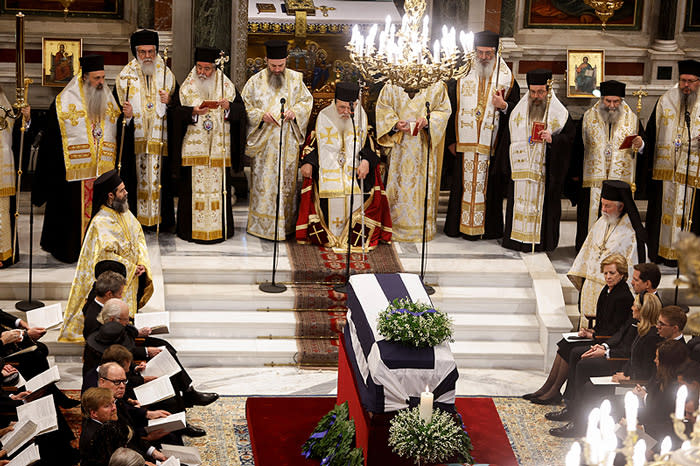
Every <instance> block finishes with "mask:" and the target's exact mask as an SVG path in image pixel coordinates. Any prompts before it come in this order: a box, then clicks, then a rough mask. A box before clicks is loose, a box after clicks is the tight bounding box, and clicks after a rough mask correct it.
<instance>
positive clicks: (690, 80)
mask: <svg viewBox="0 0 700 466" xmlns="http://www.w3.org/2000/svg"><path fill="white" fill-rule="evenodd" d="M698 81H700V79H681V80H680V82H681V84H695V83H696V82H698Z"/></svg>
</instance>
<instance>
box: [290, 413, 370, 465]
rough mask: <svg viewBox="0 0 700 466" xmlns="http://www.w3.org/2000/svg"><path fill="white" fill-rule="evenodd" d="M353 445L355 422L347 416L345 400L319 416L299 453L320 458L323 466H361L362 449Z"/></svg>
mask: <svg viewBox="0 0 700 466" xmlns="http://www.w3.org/2000/svg"><path fill="white" fill-rule="evenodd" d="M354 447H355V423H354V422H353V420H352V419H350V418H349V415H348V403H347V402H345V403H343V404H341V405H337V406H336V407H335V408H333V409H332V410H331V411H330V412H329V413H328V414H326V415H325V416H323V417H322V418H321V420H320V421H319V423H318V424H317V425H316V428H315V429H314V431H313V433H312V434H311V436H310V437H309V439H308V440H307V441H306V442H305V443H304V446H302V448H301V454H302V455H303V456H304V457H305V458H315V459H319V460H321V465H323V466H362V465H363V464H364V458H363V456H362V449H360V448H354Z"/></svg>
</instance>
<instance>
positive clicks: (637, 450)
mask: <svg viewBox="0 0 700 466" xmlns="http://www.w3.org/2000/svg"><path fill="white" fill-rule="evenodd" d="M646 451H647V443H646V442H645V441H644V440H643V439H642V440H640V441H638V442H637V443H636V444H635V445H634V453H633V455H632V464H633V465H634V466H644V464H646V460H647V458H646Z"/></svg>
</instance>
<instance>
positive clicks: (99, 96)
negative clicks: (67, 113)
mask: <svg viewBox="0 0 700 466" xmlns="http://www.w3.org/2000/svg"><path fill="white" fill-rule="evenodd" d="M99 86H100V87H92V86H91V85H89V84H87V83H86V85H85V86H84V90H85V102H86V103H87V114H88V118H89V119H90V120H91V121H101V120H102V119H103V118H104V115H105V113H106V112H107V103H108V102H109V88H108V87H107V86H106V85H104V84H99Z"/></svg>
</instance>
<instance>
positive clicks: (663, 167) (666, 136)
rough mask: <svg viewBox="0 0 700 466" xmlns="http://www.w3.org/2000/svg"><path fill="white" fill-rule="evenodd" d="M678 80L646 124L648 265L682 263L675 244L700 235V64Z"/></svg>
mask: <svg viewBox="0 0 700 466" xmlns="http://www.w3.org/2000/svg"><path fill="white" fill-rule="evenodd" d="M678 75H679V80H678V86H674V87H673V88H671V89H669V90H668V91H666V93H664V94H663V95H662V96H661V97H659V100H658V101H657V102H656V106H655V107H654V111H653V112H652V114H651V116H650V117H649V122H648V123H647V134H648V139H649V143H648V150H649V156H648V157H647V160H648V162H649V163H648V164H647V173H646V177H647V179H648V180H649V187H648V192H649V205H648V207H647V217H646V227H647V232H648V234H649V242H648V244H647V247H648V254H649V260H650V261H652V262H656V263H663V264H666V265H668V266H670V267H675V266H676V265H677V262H678V251H677V250H676V248H675V244H676V242H677V241H678V240H679V236H680V232H681V231H688V230H690V231H691V232H692V233H694V234H696V235H698V234H700V207H698V203H700V201H699V200H698V196H697V193H696V191H697V187H698V186H700V183H699V182H698V178H700V177H699V176H698V173H700V169H699V168H698V166H699V165H700V151H699V150H698V143H697V141H698V137H699V136H700V125H699V124H698V122H699V121H700V105H698V104H697V98H698V89H700V62H698V61H696V60H682V61H680V62H679V63H678ZM688 130H690V132H689V131H688ZM691 140H692V144H691V145H690V150H689V149H688V144H689V142H690V141H691ZM686 174H687V177H686ZM686 178H687V180H686ZM691 215H692V218H691ZM662 219H663V221H662ZM691 220H692V223H691Z"/></svg>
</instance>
